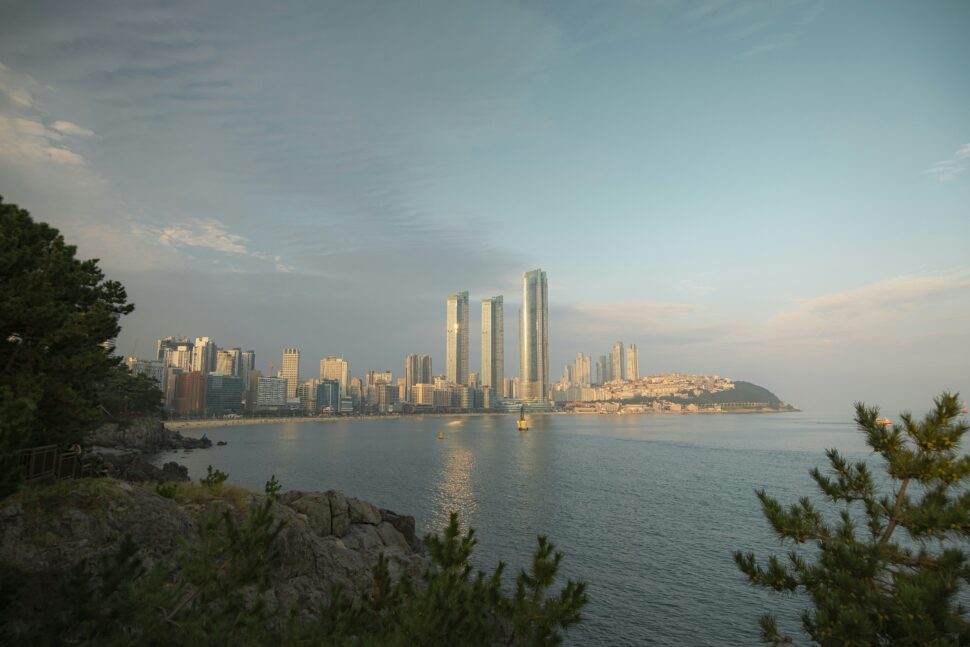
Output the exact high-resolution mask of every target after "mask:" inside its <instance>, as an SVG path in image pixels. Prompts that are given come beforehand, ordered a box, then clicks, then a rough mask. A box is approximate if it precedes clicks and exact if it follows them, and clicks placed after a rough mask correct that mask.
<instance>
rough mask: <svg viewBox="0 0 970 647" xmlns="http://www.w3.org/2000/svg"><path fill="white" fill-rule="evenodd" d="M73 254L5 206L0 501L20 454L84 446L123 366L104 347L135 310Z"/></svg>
mask: <svg viewBox="0 0 970 647" xmlns="http://www.w3.org/2000/svg"><path fill="white" fill-rule="evenodd" d="M75 252H76V248H75V247H74V246H73V245H68V244H67V243H66V242H65V241H64V237H63V236H61V235H60V233H59V232H58V231H57V229H55V228H53V227H51V226H49V225H47V224H45V223H41V222H35V221H34V220H33V219H32V218H31V217H30V214H29V213H28V212H27V211H25V210H23V209H20V208H18V207H17V206H16V205H13V204H9V203H4V202H3V199H2V198H0V304H2V306H0V497H2V496H4V495H6V494H8V493H9V492H10V491H11V490H12V489H13V487H14V486H15V482H16V477H17V476H18V471H17V467H16V458H15V454H16V452H17V450H19V449H23V448H26V447H34V446H38V445H46V444H62V445H63V444H74V443H80V442H82V439H83V436H84V433H85V432H86V431H88V430H89V429H91V428H92V427H94V426H96V425H97V424H98V423H99V422H100V421H101V419H102V415H103V410H102V409H101V407H100V406H99V405H100V402H99V393H98V384H99V383H100V382H101V381H103V380H105V379H107V378H109V377H110V375H111V372H112V370H113V369H116V368H118V365H119V361H120V360H118V359H117V358H114V357H111V355H110V354H109V353H108V351H106V350H105V347H104V346H105V344H106V342H108V341H110V340H111V339H114V338H115V337H116V336H117V335H118V333H119V331H120V327H119V325H118V320H119V319H120V317H122V316H123V315H126V314H128V313H130V312H131V311H132V310H133V309H134V306H132V305H131V304H130V303H128V298H127V295H126V294H125V289H124V287H122V285H121V284H120V283H118V282H117V281H109V280H105V277H104V273H103V272H102V271H101V270H100V269H99V268H98V263H97V261H96V260H86V261H81V260H78V259H76V258H75ZM126 373H127V372H126Z"/></svg>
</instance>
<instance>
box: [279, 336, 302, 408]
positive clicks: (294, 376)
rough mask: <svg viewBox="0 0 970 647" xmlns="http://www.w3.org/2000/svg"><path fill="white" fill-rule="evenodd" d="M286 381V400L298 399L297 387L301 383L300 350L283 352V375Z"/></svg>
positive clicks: (285, 350) (288, 349)
mask: <svg viewBox="0 0 970 647" xmlns="http://www.w3.org/2000/svg"><path fill="white" fill-rule="evenodd" d="M281 377H282V378H283V379H284V380H286V399H287V400H293V399H294V398H296V387H298V386H299V382H300V349H299V348H286V349H284V350H283V373H282V375H281Z"/></svg>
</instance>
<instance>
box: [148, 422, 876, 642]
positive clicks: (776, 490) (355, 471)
mask: <svg viewBox="0 0 970 647" xmlns="http://www.w3.org/2000/svg"><path fill="white" fill-rule="evenodd" d="M529 421H530V429H529V431H528V432H519V431H517V430H516V428H515V417H513V416H508V415H504V416H503V415H495V416H468V417H440V416H428V417H405V418H400V419H360V420H340V421H325V422H320V423H283V424H278V425H258V426H257V425H252V426H236V427H217V428H211V429H206V430H205V432H206V434H207V435H208V436H209V438H211V439H212V440H213V442H215V441H218V440H225V441H227V442H228V445H227V446H224V447H215V446H214V447H213V448H212V449H208V450H196V451H194V452H189V453H183V452H178V454H177V455H176V454H172V453H169V454H164V455H162V456H160V457H159V460H160V461H166V460H172V459H173V458H174V459H175V460H178V461H180V462H182V463H183V464H185V465H187V466H188V468H189V471H190V474H191V475H192V477H193V478H199V477H200V476H202V475H204V474H205V470H206V466H207V465H210V464H211V465H212V466H213V467H216V468H218V469H221V470H223V471H225V472H228V473H229V475H230V480H231V481H233V482H236V483H240V484H242V485H245V486H248V487H251V488H253V489H256V490H258V491H262V488H263V485H264V483H265V482H266V481H267V480H268V479H269V478H270V475H272V474H275V475H276V476H277V478H278V479H279V480H280V481H281V483H282V484H283V487H284V489H300V490H327V489H337V490H341V491H343V492H345V493H347V494H350V495H352V496H357V497H360V498H363V499H366V500H368V501H371V502H373V503H375V504H377V505H378V506H379V507H383V508H389V509H391V510H394V511H396V512H399V513H403V514H410V515H413V516H414V517H415V519H416V521H417V525H418V532H419V534H424V533H427V532H430V531H436V530H438V529H440V528H441V527H443V526H444V524H445V523H447V520H448V513H449V511H451V510H456V511H458V512H459V514H460V515H461V520H462V522H463V524H464V525H471V526H472V527H474V528H475V529H476V532H477V535H478V540H479V544H478V547H477V548H476V556H475V562H476V564H477V565H478V566H479V567H480V568H483V569H487V570H491V569H492V568H494V566H495V564H496V563H497V562H498V560H499V559H502V560H504V561H505V562H506V563H507V564H508V567H507V570H506V579H507V582H508V583H510V584H511V582H512V581H513V577H514V573H515V572H517V570H518V568H519V567H522V566H525V565H526V563H527V560H528V558H529V557H530V556H531V553H532V550H533V548H534V547H535V539H536V535H538V534H544V535H547V536H548V537H549V538H550V539H551V540H552V541H553V542H554V543H555V544H556V546H557V548H558V549H559V550H561V551H562V552H563V553H564V554H565V558H564V560H563V568H562V575H563V576H565V577H570V578H581V579H583V580H586V581H587V582H588V583H589V589H588V592H589V598H590V603H589V605H588V606H587V607H586V610H585V613H584V617H585V620H584V622H583V623H582V624H581V625H580V626H579V627H576V628H574V629H572V630H571V631H570V632H569V634H568V636H567V644H570V645H624V644H631V645H632V644H637V645H753V644H757V643H758V640H757V635H758V634H757V618H758V617H759V615H761V614H762V613H764V612H765V611H771V612H773V613H776V614H777V615H779V619H780V624H781V628H782V629H783V630H788V631H797V629H798V621H797V613H798V611H799V610H800V609H802V608H804V607H805V603H804V600H801V599H798V598H792V597H784V596H780V595H771V594H768V593H767V592H763V591H760V590H756V589H754V588H753V587H751V586H749V585H747V584H746V582H745V580H744V578H743V576H742V575H741V573H740V572H739V571H738V570H737V569H736V568H735V566H734V562H733V560H732V557H731V555H732V551H734V550H744V551H748V550H753V551H755V552H756V553H757V554H758V555H759V556H764V555H766V554H768V553H771V552H774V553H778V554H784V552H785V550H786V548H785V547H783V546H782V545H781V544H780V543H779V542H778V540H776V539H775V538H774V537H773V536H772V535H771V532H770V530H769V528H768V525H767V522H766V521H765V520H764V519H763V517H762V515H761V511H760V508H759V505H758V502H757V499H756V498H755V495H754V491H755V490H756V489H758V488H765V489H766V490H767V491H768V493H769V494H771V495H773V496H775V497H776V498H779V499H780V500H781V501H782V502H783V503H791V502H794V501H795V500H796V499H797V498H798V497H799V496H804V495H806V494H807V495H811V496H812V497H813V498H817V496H816V490H815V488H814V487H813V486H814V484H813V482H812V481H811V478H810V477H809V475H808V471H809V469H811V468H812V467H814V466H824V465H825V464H826V462H825V456H824V454H823V452H824V450H825V449H826V448H828V447H836V448H838V449H839V450H840V451H842V452H843V453H845V454H847V455H849V456H852V457H863V456H868V454H869V453H868V451H867V450H866V448H865V446H864V442H863V438H862V435H861V433H860V432H858V431H856V429H855V426H854V424H853V423H852V421H851V411H848V410H847V411H846V412H845V414H844V415H842V416H822V415H817V414H814V415H813V414H810V413H785V414H750V415H703V416H701V415H684V416H677V415H629V416H615V415H613V416H610V415H595V414H589V415H536V416H532V417H530V419H529ZM439 432H443V433H444V438H443V439H439V438H438V435H439ZM184 433H186V434H188V435H195V434H201V431H200V430H192V431H188V432H184Z"/></svg>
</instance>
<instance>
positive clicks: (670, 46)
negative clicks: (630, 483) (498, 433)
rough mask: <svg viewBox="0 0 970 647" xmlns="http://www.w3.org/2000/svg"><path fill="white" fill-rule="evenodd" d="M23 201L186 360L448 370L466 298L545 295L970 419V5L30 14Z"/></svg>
mask: <svg viewBox="0 0 970 647" xmlns="http://www.w3.org/2000/svg"><path fill="white" fill-rule="evenodd" d="M0 16H2V19H0V195H3V197H4V199H5V200H6V201H9V202H15V203H18V204H20V205H21V206H23V207H25V208H27V209H29V210H30V211H31V212H32V213H33V214H34V216H35V218H37V219H39V220H44V221H48V222H50V223H52V224H54V225H55V226H57V227H59V228H61V229H62V231H63V232H64V233H65V235H66V236H67V237H68V239H69V240H71V241H74V242H77V243H78V245H79V249H80V253H81V255H82V256H85V257H97V258H100V259H101V261H102V266H103V267H104V268H105V270H106V271H107V273H108V275H109V277H111V278H115V279H118V280H120V281H121V282H122V283H124V284H125V286H126V287H127V288H128V293H129V296H130V297H131V300H132V301H133V302H134V303H135V304H136V307H137V309H136V311H135V313H134V314H133V315H131V316H129V317H127V318H126V320H125V321H124V332H123V333H122V336H121V337H120V338H119V340H118V348H119V351H120V352H123V353H125V354H132V353H134V354H138V355H140V356H143V357H145V356H149V355H150V354H151V353H153V351H154V340H155V339H156V338H157V337H160V336H164V335H169V334H172V335H187V336H193V337H194V336H202V335H207V336H209V337H212V338H213V339H214V340H215V341H216V343H218V344H219V345H220V346H242V347H243V348H254V349H255V350H256V353H257V364H258V366H259V368H263V369H265V367H266V365H267V363H268V362H269V361H274V362H275V364H276V365H277V366H279V363H280V360H279V356H280V352H281V350H282V348H283V347H284V346H291V345H295V346H298V347H300V348H301V349H302V351H303V357H304V367H303V368H304V370H303V373H304V374H305V376H313V375H314V374H315V370H316V369H315V367H316V363H317V360H318V359H319V358H320V357H321V356H323V355H329V354H335V355H339V354H342V355H344V356H345V357H346V358H347V359H348V360H349V361H350V363H351V369H352V371H353V372H354V373H355V374H358V375H359V374H362V373H363V372H364V371H366V370H367V369H371V368H373V369H384V368H390V369H392V370H393V371H394V372H395V374H400V373H401V372H402V371H403V362H404V356H405V355H406V354H407V353H409V352H419V353H430V354H433V355H434V359H435V371H436V372H443V371H444V346H445V330H444V327H445V299H446V297H447V295H448V294H449V293H451V292H455V291H458V290H464V289H467V290H469V291H470V294H471V300H472V316H471V320H472V337H471V338H472V343H471V355H472V369H473V370H478V368H479V364H478V357H479V355H480V353H479V331H480V327H479V326H480V305H479V304H480V302H481V299H483V298H485V297H489V296H492V295H495V294H504V295H505V299H506V333H507V334H506V358H507V366H506V372H507V374H508V375H515V374H517V373H518V355H517V351H518V340H517V335H516V322H517V315H516V313H517V306H518V303H519V302H520V301H521V277H522V273H523V272H524V271H527V270H531V269H534V268H536V267H541V268H542V269H544V270H545V271H546V272H547V273H548V276H549V284H550V285H549V291H550V315H551V323H550V326H549V333H550V339H551V346H552V348H551V352H552V360H553V361H552V367H551V368H552V372H553V374H554V375H559V374H560V373H561V371H562V365H563V364H564V363H565V362H566V361H567V360H569V359H570V358H572V357H575V354H576V353H577V352H579V351H582V352H585V353H592V354H593V355H594V356H596V355H600V354H602V353H605V352H606V351H607V350H608V349H609V347H610V345H611V344H612V343H613V342H614V341H615V340H617V339H622V340H623V341H624V342H626V343H630V342H633V343H636V344H637V345H638V346H639V348H640V362H641V370H642V372H644V373H648V374H649V373H659V372H669V371H680V372H697V373H718V374H720V375H725V376H729V377H732V378H734V379H746V380H750V381H753V382H756V383H758V384H761V385H764V386H766V387H768V388H770V389H772V390H773V391H774V392H775V393H777V394H778V395H779V397H781V398H782V399H784V400H788V401H791V402H793V403H795V404H796V405H799V406H801V407H803V408H806V409H824V410H829V411H845V412H846V413H848V411H849V407H850V404H851V402H852V401H853V400H855V399H864V400H866V401H869V402H873V403H881V404H883V405H885V406H887V407H888V408H890V409H895V408H897V407H911V408H914V409H917V410H919V411H922V410H924V409H925V408H926V406H927V405H928V404H929V398H930V397H931V396H933V395H934V394H936V393H938V392H939V391H941V390H942V389H944V388H949V389H952V390H960V391H962V392H963V393H964V395H966V396H970V37H968V34H970V3H968V2H966V1H965V0H954V1H952V2H933V1H928V2H910V1H908V0H907V1H900V2H886V1H881V0H880V1H878V2H876V1H873V2H862V1H859V2H834V1H832V2H817V1H814V0H763V1H750V0H741V1H737V2H728V1H724V0H697V1H691V2H687V1H684V2H678V1H675V0H655V1H650V0H641V1H634V0H630V1H628V2H623V1H620V0H617V1H614V2H591V1H584V0H577V1H575V2H570V1H568V0H551V1H546V2H531V3H508V2H500V1H489V2H460V1H456V0H442V1H440V2H438V1H421V2H386V1H385V2H368V1H366V0H355V1H354V2H334V3H324V2H319V1H317V0H313V1H307V2H287V3H268V2H239V1H233V2H206V3H198V2H130V1H124V2H122V1H118V2H97V1H86V2H74V1H65V2H45V1H42V0H32V1H30V2H6V1H3V0H0Z"/></svg>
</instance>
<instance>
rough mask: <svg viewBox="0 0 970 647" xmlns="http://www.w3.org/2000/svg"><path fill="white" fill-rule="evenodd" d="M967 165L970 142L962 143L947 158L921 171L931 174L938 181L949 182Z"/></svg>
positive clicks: (969, 161) (968, 162) (969, 154)
mask: <svg viewBox="0 0 970 647" xmlns="http://www.w3.org/2000/svg"><path fill="white" fill-rule="evenodd" d="M968 165H970V144H964V145H963V146H961V147H960V148H959V149H957V151H956V152H955V153H954V154H953V155H952V156H951V157H950V158H949V159H945V160H943V161H941V162H937V163H936V164H934V165H933V166H931V167H930V168H928V169H926V170H925V171H923V173H925V174H926V175H932V176H933V177H935V178H936V179H937V180H939V181H940V182H949V181H950V180H953V179H955V178H956V177H957V176H958V175H960V174H961V173H963V172H964V171H965V170H967V166H968Z"/></svg>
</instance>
